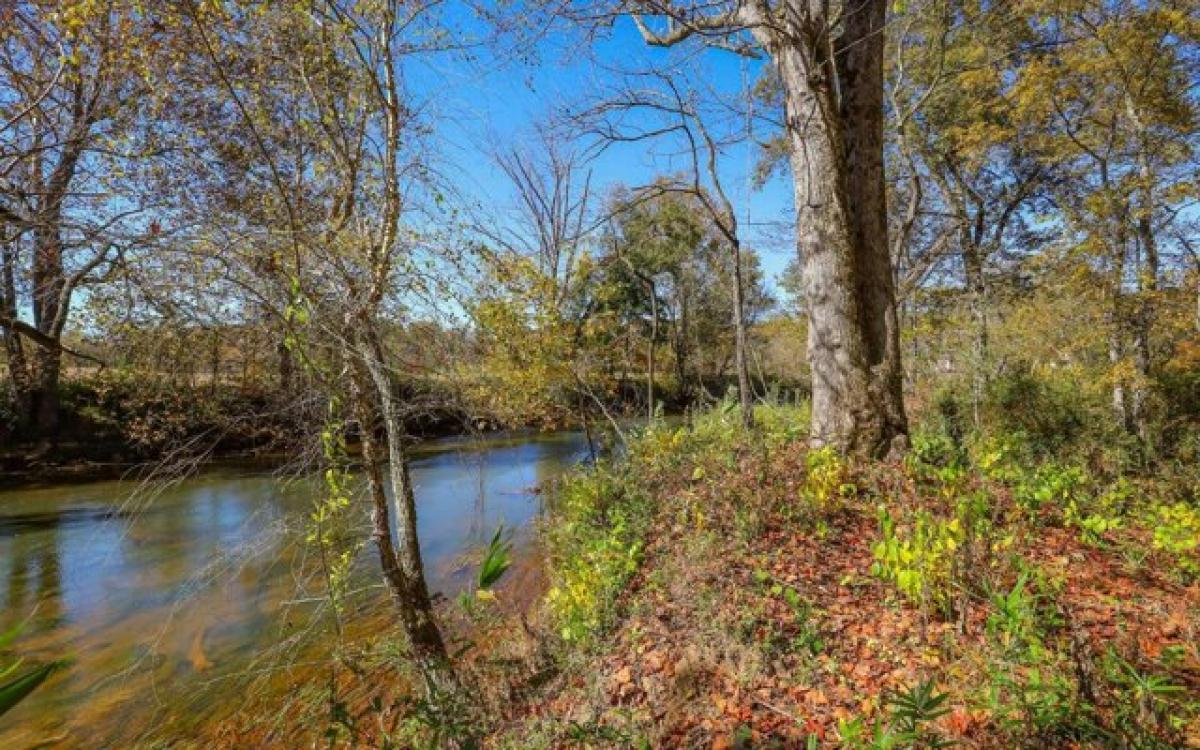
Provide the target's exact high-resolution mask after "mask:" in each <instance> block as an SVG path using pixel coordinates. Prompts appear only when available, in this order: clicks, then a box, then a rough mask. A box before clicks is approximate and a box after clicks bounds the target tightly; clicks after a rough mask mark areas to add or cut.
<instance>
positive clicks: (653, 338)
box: [646, 279, 658, 422]
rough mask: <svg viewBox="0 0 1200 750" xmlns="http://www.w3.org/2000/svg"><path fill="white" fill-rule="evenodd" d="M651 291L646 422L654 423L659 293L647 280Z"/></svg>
mask: <svg viewBox="0 0 1200 750" xmlns="http://www.w3.org/2000/svg"><path fill="white" fill-rule="evenodd" d="M646 288H647V289H649V291H650V346H649V348H648V349H647V350H646V420H647V421H649V422H653V421H654V375H655V372H654V365H655V362H654V348H655V346H656V345H657V344H658V293H657V291H656V290H655V288H654V279H647V280H646Z"/></svg>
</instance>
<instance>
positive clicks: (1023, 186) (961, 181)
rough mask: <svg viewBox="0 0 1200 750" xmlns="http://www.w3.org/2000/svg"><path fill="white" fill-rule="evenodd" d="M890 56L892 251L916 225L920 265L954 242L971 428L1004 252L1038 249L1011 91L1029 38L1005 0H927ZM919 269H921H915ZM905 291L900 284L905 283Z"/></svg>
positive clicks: (1032, 173) (1032, 170) (1030, 181)
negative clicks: (979, 1)
mask: <svg viewBox="0 0 1200 750" xmlns="http://www.w3.org/2000/svg"><path fill="white" fill-rule="evenodd" d="M897 29H898V30H897V32H896V33H895V34H894V35H893V41H892V44H891V46H892V47H893V49H894V54H892V55H889V57H888V60H887V72H888V89H887V90H888V94H889V104H890V106H889V114H890V115H891V122H890V123H889V124H890V125H891V126H892V127H891V128H890V129H889V132H890V134H891V136H892V138H891V141H892V142H893V144H894V149H893V150H894V154H893V162H892V163H893V171H894V172H897V173H898V174H897V175H896V178H897V180H898V181H899V183H900V184H901V185H902V186H903V190H904V193H905V196H904V197H905V198H906V199H907V204H906V206H903V207H901V208H903V211H904V215H903V216H902V217H900V218H899V219H898V220H897V221H896V226H897V231H896V232H895V238H894V240H895V245H896V250H894V251H893V257H894V258H896V259H897V260H899V259H900V258H905V260H907V261H908V264H909V265H910V266H912V265H914V264H912V261H911V259H910V258H909V257H907V256H909V255H910V254H911V251H912V248H911V247H909V246H910V245H912V244H915V243H916V240H917V237H916V234H917V231H916V225H917V224H918V223H924V224H926V225H927V227H926V231H927V232H930V233H931V235H932V236H931V239H930V240H929V242H930V249H927V250H926V252H925V253H924V255H925V256H926V259H927V262H931V263H936V262H938V261H939V260H940V259H941V256H944V255H945V251H944V250H942V249H941V248H947V249H950V248H952V249H953V250H954V251H955V254H956V255H957V257H958V260H959V263H960V267H961V275H962V280H963V286H964V289H965V291H966V298H967V306H968V308H969V313H970V319H971V321H972V325H973V328H974V330H973V331H972V336H971V340H972V352H971V357H970V371H971V383H972V404H973V408H974V415H975V420H976V425H977V426H978V421H979V405H980V401H981V399H982V397H983V391H984V388H985V387H986V384H987V381H988V377H989V353H988V306H989V299H988V298H989V293H990V288H989V287H990V281H991V276H992V274H993V273H994V272H995V270H996V269H995V264H996V261H997V260H998V256H999V255H1000V254H1001V251H1003V250H1005V249H1006V248H1009V247H1016V248H1018V251H1019V252H1021V253H1030V252H1033V251H1034V250H1035V249H1036V245H1037V243H1038V238H1037V237H1036V235H1035V234H1034V233H1033V232H1032V231H1030V230H1029V228H1028V225H1027V224H1028V222H1026V221H1025V217H1026V213H1027V211H1028V209H1029V208H1031V207H1032V205H1033V203H1034V200H1035V199H1036V198H1037V197H1038V196H1039V192H1040V190H1041V188H1042V187H1043V185H1044V183H1045V182H1046V171H1047V167H1046V166H1045V165H1044V164H1043V163H1041V162H1040V161H1039V160H1038V158H1037V156H1038V155H1037V154H1036V152H1034V151H1032V150H1031V142H1032V140H1033V137H1034V132H1033V131H1034V128H1033V127H1032V123H1030V122H1029V121H1027V120H1023V119H1022V118H1020V117H1019V116H1016V114H1015V112H1016V108H1015V107H1014V103H1013V101H1012V97H1013V90H1012V89H1013V87H1014V83H1015V81H1016V80H1018V77H1019V73H1020V70H1021V66H1022V65H1023V64H1024V63H1025V61H1026V59H1027V57H1028V52H1027V50H1026V49H1025V48H1026V47H1028V46H1029V45H1030V43H1031V42H1032V41H1033V38H1034V35H1033V33H1032V32H1031V31H1030V29H1029V26H1028V23H1027V19H1026V18H1025V17H1024V16H1023V15H1022V14H1021V12H1020V10H1019V9H1018V8H1014V7H1013V6H1010V5H999V6H988V7H980V6H977V5H975V4H973V3H963V2H958V0H949V1H945V2H943V1H942V0H936V1H935V2H930V3H921V4H914V5H910V6H908V7H907V9H906V10H905V11H904V13H903V15H902V16H901V17H900V18H899V19H897ZM918 267H919V266H918ZM902 286H904V285H902Z"/></svg>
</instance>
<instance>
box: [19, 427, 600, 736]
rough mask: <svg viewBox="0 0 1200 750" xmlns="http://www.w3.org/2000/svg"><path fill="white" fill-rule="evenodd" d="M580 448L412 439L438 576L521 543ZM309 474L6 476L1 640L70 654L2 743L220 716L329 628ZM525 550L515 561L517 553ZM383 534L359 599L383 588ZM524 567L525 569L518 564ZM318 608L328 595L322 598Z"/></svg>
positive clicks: (424, 527) (158, 730) (451, 589)
mask: <svg viewBox="0 0 1200 750" xmlns="http://www.w3.org/2000/svg"><path fill="white" fill-rule="evenodd" d="M585 454H586V444H585V442H584V440H583V438H582V436H580V435H578V434H574V433H554V434H539V435H515V436H514V435H509V436H490V437H485V438H480V439H470V440H468V439H454V440H446V441H436V442H431V443H427V444H423V445H421V446H417V447H416V449H415V450H414V451H413V455H412V466H411V469H412V477H413V483H414V487H415V491H416V500H417V506H418V510H417V512H418V533H419V536H420V540H421V548H422V551H423V554H424V560H425V565H426V574H427V576H428V578H429V582H430V586H431V589H433V590H434V591H438V592H443V593H445V594H446V595H447V596H453V594H454V593H455V592H456V591H459V590H461V589H463V588H465V587H466V586H468V585H469V582H470V580H471V577H472V575H473V566H472V565H471V564H470V556H469V553H470V552H471V551H472V550H477V549H478V548H479V547H480V545H482V544H485V543H486V541H487V539H488V538H489V537H490V536H491V534H492V532H493V531H494V530H495V529H496V527H497V526H498V525H499V524H501V523H503V524H505V525H506V526H507V527H509V528H511V529H513V538H514V542H515V544H516V554H517V556H518V558H520V557H521V556H522V555H524V556H525V557H526V558H529V557H530V556H531V555H533V554H535V553H534V552H532V551H531V544H530V541H531V539H532V538H533V534H532V523H531V522H532V521H533V520H534V518H535V517H536V516H537V515H538V513H539V512H540V510H541V501H540V495H539V494H537V493H536V492H534V491H533V490H534V488H536V487H537V486H539V485H542V484H544V483H545V482H546V481H547V480H550V479H553V478H554V477H556V476H558V475H559V474H561V473H562V472H563V471H564V469H566V468H567V467H569V466H571V465H572V464H575V463H577V462H578V461H580V460H581V459H582V458H583V457H584V456H585ZM319 493H320V487H319V485H318V484H317V482H316V481H315V480H312V479H287V478H284V477H282V476H280V475H279V473H278V472H265V471H263V470H262V469H246V468H238V467H235V466H225V467H211V468H209V469H206V470H204V471H203V472H201V473H200V474H199V475H197V476H194V477H191V478H188V479H185V480H183V481H177V482H165V481H153V482H147V483H135V482H127V481H110V482H93V483H88V484H72V485H67V486H51V487H38V488H33V489H16V490H8V491H4V492H0V603H2V604H3V606H2V608H0V632H3V631H6V630H7V629H8V628H9V627H11V626H13V625H14V624H17V623H20V622H24V623H25V624H24V628H23V630H22V632H21V635H20V637H19V638H18V639H17V641H16V642H15V644H14V645H13V646H12V647H11V650H10V651H9V652H6V653H5V654H4V655H3V657H0V668H3V666H5V665H6V664H7V663H9V662H10V661H11V658H10V657H14V656H17V655H19V656H21V657H24V658H25V659H26V661H27V663H39V662H43V661H49V660H55V659H62V660H66V662H67V666H66V667H65V668H64V669H62V670H60V671H59V672H57V673H56V674H54V675H53V676H52V677H51V678H50V679H49V680H48V681H47V682H46V683H45V684H44V685H42V687H41V688H39V690H38V691H37V692H35V693H34V694H33V695H32V696H31V697H30V698H28V699H27V700H26V701H25V702H24V703H22V704H21V705H19V706H17V707H16V708H15V709H13V710H12V711H10V712H9V713H8V714H6V715H4V716H3V717H0V748H14V749H16V748H28V747H36V746H44V747H64V748H66V747H88V748H93V747H126V746H128V743H129V742H130V741H132V740H134V739H135V738H138V737H141V736H144V735H145V734H146V733H147V731H148V730H149V729H150V728H151V727H153V729H154V733H155V735H156V736H166V737H170V736H171V735H172V723H174V722H177V723H178V724H179V731H180V732H181V733H183V732H184V730H185V729H186V728H187V727H188V726H194V725H195V724H196V723H200V722H214V721H220V720H221V716H222V712H225V711H232V710H233V709H234V708H235V707H236V705H237V700H236V696H237V689H238V685H239V680H244V679H246V678H247V676H248V675H250V674H252V673H255V672H263V671H269V670H271V669H276V668H281V666H280V665H283V664H286V663H289V662H291V663H294V660H295V659H297V655H298V654H302V653H305V652H304V648H305V647H306V645H311V643H312V641H313V640H314V639H320V638H321V637H322V636H323V634H325V633H327V629H328V628H327V626H328V622H327V620H328V616H327V615H321V616H318V615H317V614H315V613H317V612H318V611H322V610H323V609H324V608H323V606H322V605H323V602H322V599H323V597H322V596H321V593H322V586H321V585H320V582H319V581H320V579H319V577H318V576H317V575H316V574H315V571H316V569H317V568H316V566H315V565H313V564H312V555H313V550H312V545H311V544H306V543H305V542H304V534H305V527H306V525H307V519H308V515H309V513H310V511H311V510H312V507H313V501H314V498H316V497H317V496H318V495H319ZM515 567H519V566H515ZM377 570H378V568H377V566H376V564H375V557H374V549H373V547H368V548H366V549H364V550H363V551H362V553H361V554H360V556H359V564H358V566H357V572H356V574H355V576H354V579H353V580H354V588H355V590H356V591H357V594H356V597H357V598H356V602H357V605H356V606H357V608H358V609H360V610H361V609H364V608H369V607H370V606H371V605H372V603H375V604H378V603H379V602H383V601H385V597H384V595H383V593H382V591H381V589H380V588H379V586H378V575H377V574H376V573H377ZM517 581H518V582H517V583H516V584H513V583H510V585H520V578H519V577H518V578H517ZM319 608H320V609H319Z"/></svg>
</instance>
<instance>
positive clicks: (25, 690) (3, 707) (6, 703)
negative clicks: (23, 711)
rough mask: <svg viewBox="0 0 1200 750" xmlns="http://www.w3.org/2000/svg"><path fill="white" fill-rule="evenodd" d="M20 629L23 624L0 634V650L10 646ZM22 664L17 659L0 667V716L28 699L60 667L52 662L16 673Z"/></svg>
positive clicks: (21, 660)
mask: <svg viewBox="0 0 1200 750" xmlns="http://www.w3.org/2000/svg"><path fill="white" fill-rule="evenodd" d="M22 628H23V624H18V625H16V626H14V627H13V628H11V629H10V630H8V631H7V632H5V633H3V634H0V649H3V648H5V647H7V646H8V645H9V644H11V643H12V642H13V640H15V639H16V637H17V636H18V635H19V634H20V632H21V630H22ZM22 664H24V660H23V659H17V660H16V661H14V662H13V663H11V664H9V665H8V666H6V667H0V716H3V715H4V714H6V713H8V712H9V711H11V710H12V709H13V708H14V707H15V706H16V705H17V704H19V703H20V702H21V701H23V700H25V699H26V698H28V697H29V695H30V694H31V693H33V691H34V690H37V689H38V687H39V686H40V685H41V684H42V683H43V682H45V681H46V678H47V677H49V676H50V675H51V674H52V673H53V672H54V671H55V670H57V669H58V668H59V667H61V666H62V663H61V662H58V661H54V662H50V663H49V664H42V665H41V666H37V667H33V668H31V669H26V670H25V671H23V672H19V673H18V671H17V670H19V669H20V668H21V665H22ZM13 675H15V676H13Z"/></svg>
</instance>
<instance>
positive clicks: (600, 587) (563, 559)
mask: <svg viewBox="0 0 1200 750" xmlns="http://www.w3.org/2000/svg"><path fill="white" fill-rule="evenodd" d="M644 470H645V467H644V466H641V465H639V466H636V467H635V468H634V469H633V470H631V473H630V474H629V475H628V476H624V477H621V478H618V476H617V475H616V474H615V473H614V472H613V471H612V470H611V469H610V468H608V467H605V466H597V467H594V468H592V469H590V470H587V471H581V472H578V473H576V474H573V475H571V476H570V477H567V478H566V479H565V480H564V481H563V482H562V483H561V485H560V486H559V488H558V490H557V492H556V493H555V495H554V496H553V498H552V502H554V504H555V510H556V512H555V514H554V521H553V523H552V525H551V526H549V527H548V529H547V532H548V533H547V541H548V546H549V552H550V555H551V581H552V585H551V587H550V590H549V591H548V592H547V594H546V604H547V607H548V610H549V612H550V614H551V616H552V617H553V618H554V620H555V622H556V623H557V625H558V628H559V633H560V635H561V636H562V638H563V639H564V640H567V641H583V640H586V639H587V638H589V637H590V636H592V635H593V634H594V633H596V632H597V631H598V630H599V629H600V628H601V627H603V626H604V625H605V624H606V623H607V622H608V620H609V617H610V615H611V605H612V603H613V601H614V600H615V599H616V596H617V594H618V593H619V592H620V591H621V589H622V587H623V586H624V584H625V581H626V580H627V579H628V577H629V576H630V575H631V574H632V573H633V572H634V571H635V570H636V569H637V567H638V564H639V562H640V561H641V555H642V536H643V535H644V533H645V530H646V528H647V526H648V524H649V513H650V503H649V494H648V493H647V492H646V491H645V490H644V489H643V488H642V487H640V486H639V485H638V482H637V478H636V477H637V475H638V473H639V472H640V471H644Z"/></svg>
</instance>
